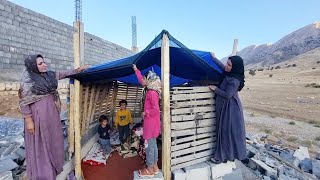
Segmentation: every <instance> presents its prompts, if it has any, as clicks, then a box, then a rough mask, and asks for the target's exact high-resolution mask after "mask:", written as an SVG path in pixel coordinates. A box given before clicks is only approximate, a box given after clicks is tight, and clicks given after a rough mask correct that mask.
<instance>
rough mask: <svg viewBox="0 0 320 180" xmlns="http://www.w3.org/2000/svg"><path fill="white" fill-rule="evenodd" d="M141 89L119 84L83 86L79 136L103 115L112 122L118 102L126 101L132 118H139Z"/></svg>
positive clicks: (117, 108)
mask: <svg viewBox="0 0 320 180" xmlns="http://www.w3.org/2000/svg"><path fill="white" fill-rule="evenodd" d="M141 92H142V88H141V87H136V86H130V85H126V84H124V83H120V82H116V81H113V82H109V83H100V84H84V85H83V88H82V97H83V98H82V106H81V107H82V109H81V121H80V122H81V135H83V134H84V133H85V132H86V130H88V128H89V126H90V125H91V124H93V123H96V122H97V121H98V118H99V117H100V115H102V114H105V115H108V116H109V117H110V120H111V121H113V118H114V116H115V113H116V112H117V111H118V110H119V101H120V100H122V99H126V100H127V101H128V108H129V110H130V111H131V115H132V117H140V116H141V106H140V101H141Z"/></svg>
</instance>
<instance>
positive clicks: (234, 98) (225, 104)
mask: <svg viewBox="0 0 320 180" xmlns="http://www.w3.org/2000/svg"><path fill="white" fill-rule="evenodd" d="M243 87H244V66H243V60H242V58H241V57H240V56H231V57H229V59H228V62H227V63H226V65H225V73H224V79H223V81H222V83H221V84H220V85H219V87H216V86H210V89H212V90H213V91H214V92H215V94H216V119H217V122H216V128H217V129H216V132H217V134H216V136H217V143H216V151H215V153H214V158H213V159H212V160H213V161H215V162H218V163H219V162H226V161H233V160H235V159H238V160H243V159H245V158H246V138H245V124H244V118H243V110H242V105H241V101H240V98H239V95H238V92H239V91H241V90H242V88H243Z"/></svg>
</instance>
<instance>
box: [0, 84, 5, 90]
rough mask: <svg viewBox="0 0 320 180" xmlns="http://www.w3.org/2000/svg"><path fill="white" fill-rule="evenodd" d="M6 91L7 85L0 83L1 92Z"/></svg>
mask: <svg viewBox="0 0 320 180" xmlns="http://www.w3.org/2000/svg"><path fill="white" fill-rule="evenodd" d="M4 90H6V84H5V83H0V91H4Z"/></svg>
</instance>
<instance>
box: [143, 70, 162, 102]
mask: <svg viewBox="0 0 320 180" xmlns="http://www.w3.org/2000/svg"><path fill="white" fill-rule="evenodd" d="M146 79H147V88H148V89H152V90H155V91H157V92H158V94H159V97H160V98H161V81H160V77H159V76H158V75H157V74H156V73H155V72H153V71H149V72H148V74H147V76H146Z"/></svg>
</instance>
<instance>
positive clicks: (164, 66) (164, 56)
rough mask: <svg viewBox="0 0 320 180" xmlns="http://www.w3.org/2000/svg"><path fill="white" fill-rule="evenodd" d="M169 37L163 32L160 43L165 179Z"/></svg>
mask: <svg viewBox="0 0 320 180" xmlns="http://www.w3.org/2000/svg"><path fill="white" fill-rule="evenodd" d="M169 50H170V48H169V38H168V36H167V34H163V37H162V45H161V80H162V99H161V100H162V112H161V114H162V119H163V120H162V125H163V133H162V171H163V177H164V179H165V180H171V162H170V159H171V157H170V149H171V137H170V130H171V128H170V55H169V54H170V52H169Z"/></svg>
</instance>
